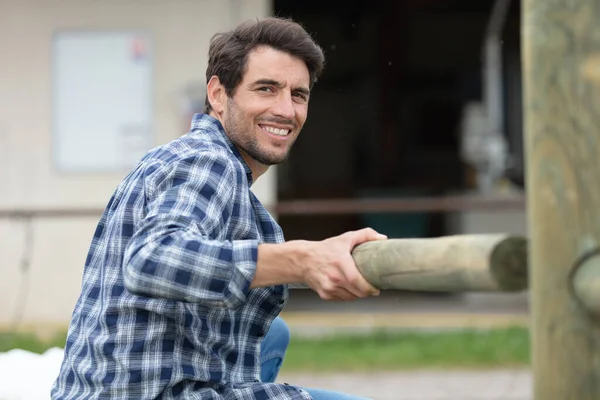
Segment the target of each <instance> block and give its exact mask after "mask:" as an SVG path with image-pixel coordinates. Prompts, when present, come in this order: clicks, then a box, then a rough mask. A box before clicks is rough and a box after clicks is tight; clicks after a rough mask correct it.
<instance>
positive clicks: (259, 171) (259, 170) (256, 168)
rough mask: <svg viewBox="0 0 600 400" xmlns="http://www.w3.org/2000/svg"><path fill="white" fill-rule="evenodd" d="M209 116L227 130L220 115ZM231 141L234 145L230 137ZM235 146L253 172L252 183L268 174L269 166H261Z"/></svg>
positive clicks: (212, 112)
mask: <svg viewBox="0 0 600 400" xmlns="http://www.w3.org/2000/svg"><path fill="white" fill-rule="evenodd" d="M208 115H210V116H211V117H213V118H215V119H217V120H218V121H219V122H220V123H221V126H222V127H223V130H225V124H224V123H223V120H222V119H221V116H220V115H218V114H217V113H216V112H214V111H211V112H210V113H209V114H208ZM225 134H226V135H227V137H229V134H228V133H227V131H225ZM229 140H230V141H231V142H232V143H233V141H232V140H231V137H229ZM233 145H234V146H235V148H236V149H237V150H238V151H239V152H240V154H241V155H242V158H243V159H244V161H245V162H246V164H247V165H248V168H250V171H251V172H252V182H253V183H254V182H256V180H257V179H258V178H260V176H261V175H263V174H264V173H265V172H267V170H268V169H269V166H268V165H264V164H261V163H259V162H258V161H256V160H255V159H254V158H252V157H250V155H249V154H248V153H246V152H245V151H244V150H243V149H241V148H240V147H239V146H238V145H236V144H235V143H233Z"/></svg>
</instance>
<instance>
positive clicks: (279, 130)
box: [258, 125, 291, 136]
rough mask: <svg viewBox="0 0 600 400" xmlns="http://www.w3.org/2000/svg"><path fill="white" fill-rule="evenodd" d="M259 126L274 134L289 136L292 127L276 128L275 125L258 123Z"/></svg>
mask: <svg viewBox="0 0 600 400" xmlns="http://www.w3.org/2000/svg"><path fill="white" fill-rule="evenodd" d="M258 126H259V127H260V128H261V129H262V130H264V131H267V132H269V133H272V134H273V135H277V136H287V135H289V134H290V132H291V130H290V129H284V128H275V127H274V126H269V125H258Z"/></svg>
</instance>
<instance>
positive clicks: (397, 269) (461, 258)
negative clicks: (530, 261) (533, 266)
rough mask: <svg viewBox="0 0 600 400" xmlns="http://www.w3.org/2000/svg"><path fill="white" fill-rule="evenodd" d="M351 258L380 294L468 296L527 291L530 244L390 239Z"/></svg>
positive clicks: (497, 239)
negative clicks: (406, 292)
mask: <svg viewBox="0 0 600 400" xmlns="http://www.w3.org/2000/svg"><path fill="white" fill-rule="evenodd" d="M352 256H353V258H354V261H355V263H356V266H357V268H358V269H359V271H360V272H361V273H362V274H363V276H364V277H365V279H367V280H368V281H369V282H370V283H371V284H372V285H373V286H375V287H377V288H378V289H402V290H415V291H448V292H465V291H519V290H523V289H525V288H526V287H527V241H526V239H525V238H523V237H519V236H511V235H507V234H491V235H454V236H445V237H439V238H415V239H388V240H385V241H375V242H367V243H363V244H361V245H359V246H357V247H356V248H355V249H354V251H353V253H352Z"/></svg>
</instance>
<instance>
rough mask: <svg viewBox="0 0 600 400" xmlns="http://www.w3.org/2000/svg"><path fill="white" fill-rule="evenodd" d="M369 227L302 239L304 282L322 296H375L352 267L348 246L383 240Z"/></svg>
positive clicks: (353, 265) (352, 246) (331, 297)
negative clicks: (308, 240)
mask: <svg viewBox="0 0 600 400" xmlns="http://www.w3.org/2000/svg"><path fill="white" fill-rule="evenodd" d="M384 239H386V236H385V235H381V234H379V233H377V232H376V231H374V230H373V229H371V228H366V229H361V230H359V231H351V232H346V233H344V234H342V235H340V236H335V237H332V238H329V239H326V240H323V241H320V242H308V243H305V244H306V246H307V248H306V253H305V257H304V259H303V260H302V264H303V265H302V266H303V277H304V279H303V280H304V282H305V283H306V284H307V285H308V286H310V288H311V289H313V290H314V291H315V292H317V293H318V294H319V296H320V297H321V298H322V299H324V300H338V301H339V300H345V301H349V300H356V299H358V298H364V297H368V296H378V295H379V290H378V289H377V288H375V287H373V286H372V285H371V284H370V283H369V282H368V281H367V280H366V279H365V278H364V277H363V276H362V274H361V273H360V271H359V270H358V269H357V268H356V264H355V263H354V259H353V258H352V250H353V249H354V248H355V247H356V246H358V245H359V244H361V243H364V242H368V241H372V240H384Z"/></svg>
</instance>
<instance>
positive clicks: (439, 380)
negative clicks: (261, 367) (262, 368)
mask: <svg viewBox="0 0 600 400" xmlns="http://www.w3.org/2000/svg"><path fill="white" fill-rule="evenodd" d="M278 381H280V382H287V383H290V384H294V385H299V386H305V387H317V388H321V389H330V390H336V391H343V392H346V393H350V394H354V395H359V396H364V397H367V398H370V399H373V400H531V399H532V386H531V374H530V372H529V371H526V370H500V371H418V372H382V373H373V374H348V373H344V374H326V375H324V374H304V373H302V374H286V373H282V374H281V376H280V379H279V380H278Z"/></svg>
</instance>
